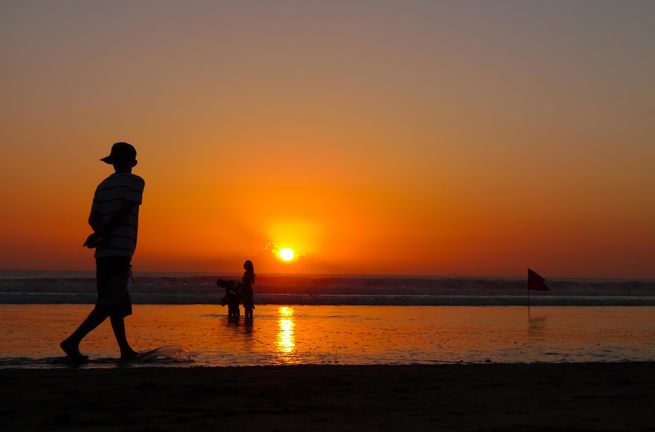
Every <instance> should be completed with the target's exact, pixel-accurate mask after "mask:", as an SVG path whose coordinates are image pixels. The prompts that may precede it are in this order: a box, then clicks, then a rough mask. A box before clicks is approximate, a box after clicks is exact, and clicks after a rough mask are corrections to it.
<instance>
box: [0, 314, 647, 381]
mask: <svg viewBox="0 0 655 432" xmlns="http://www.w3.org/2000/svg"><path fill="white" fill-rule="evenodd" d="M91 307H92V306H90V305H68V304H62V305H0V317H1V318H0V323H1V325H0V341H2V350H1V351H0V367H24V368H25V367H37V368H56V367H67V366H69V365H67V363H66V362H65V361H64V360H63V357H62V353H61V352H60V350H59V347H58V344H59V342H60V341H61V340H63V339H64V338H65V337H66V336H68V334H70V333H71V332H72V331H73V330H74V329H75V327H76V326H77V325H78V324H79V323H80V322H81V321H82V319H83V318H84V317H85V316H86V314H87V313H88V312H89V311H90V310H91ZM654 318H655V308H653V307H632V306H618V307H617V306H584V307H583V306H567V307H561V306H538V307H532V308H531V310H530V317H528V311H527V308H526V307H520V306H338V305H318V306H316V305H289V306H283V305H259V306H257V308H256V309H255V317H254V319H253V320H252V321H246V320H245V319H244V318H243V317H242V318H241V319H239V320H228V319H227V317H226V310H225V308H223V307H221V306H218V305H136V306H135V307H134V314H133V315H132V316H131V317H129V318H127V320H126V324H127V330H128V337H129V339H130V341H131V343H132V345H133V346H134V348H135V349H137V350H139V351H145V352H147V354H146V355H145V356H144V357H143V358H141V359H140V360H139V361H137V362H134V363H132V364H130V365H129V366H132V367H138V366H182V367H193V366H256V365H290V364H335V365H338V364H342V365H345V364H348V365H350V364H439V363H460V362H464V363H488V362H496V363H498V362H501V363H517V362H518V363H524V362H590V361H600V362H621V361H655V319H654ZM81 350H82V352H83V353H85V354H87V355H89V356H90V357H91V360H92V361H91V362H90V363H89V364H87V365H85V366H84V367H117V366H126V365H121V364H120V362H119V361H118V359H117V357H118V348H117V346H116V342H115V341H114V338H113V334H112V332H111V326H110V325H109V323H108V322H106V323H103V324H102V325H101V326H100V327H99V328H98V329H96V330H95V331H94V332H92V333H91V334H90V335H89V336H88V337H87V339H85V340H84V341H83V343H82V346H81Z"/></svg>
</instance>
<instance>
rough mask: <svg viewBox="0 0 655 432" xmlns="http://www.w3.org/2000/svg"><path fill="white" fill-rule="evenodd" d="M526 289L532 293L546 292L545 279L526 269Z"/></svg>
mask: <svg viewBox="0 0 655 432" xmlns="http://www.w3.org/2000/svg"><path fill="white" fill-rule="evenodd" d="M528 289H529V290H533V291H548V287H547V286H546V279H544V278H542V277H541V276H539V275H538V274H537V273H536V272H534V271H532V270H531V269H528Z"/></svg>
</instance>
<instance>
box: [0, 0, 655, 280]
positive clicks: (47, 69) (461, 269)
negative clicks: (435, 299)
mask: <svg viewBox="0 0 655 432" xmlns="http://www.w3.org/2000/svg"><path fill="white" fill-rule="evenodd" d="M653 41H655V2H652V1H622V2H615V1H605V0H595V1H580V0H567V1H562V0H552V1H530V0H525V1H504V0H498V1H466V0H465V1H418V0H405V1H385V0H379V1H364V0H356V1H324V2H323V1H291V0H279V1H198V0H191V1H184V2H182V1H165V0H163V1H150V0H140V1H94V0H91V1H58V2H48V1H29V0H27V1H6V0H0V55H1V56H2V68H1V69H0V89H1V92H2V98H1V101H0V114H1V115H2V128H0V149H1V152H2V158H1V161H0V163H1V164H2V167H1V169H0V191H1V192H2V201H3V206H2V212H1V213H0V215H1V216H0V222H1V223H0V269H48V270H51V269H62V270H78V269H79V270H83V269H92V268H93V266H94V263H93V258H92V252H91V251H89V250H88V249H84V248H83V247H82V243H83V241H84V239H85V238H86V236H87V235H88V234H89V233H90V228H89V227H88V225H87V222H86V220H87V217H88V212H89V209H90V204H91V199H92V196H93V191H94V189H95V187H96V185H97V184H98V183H99V182H100V181H101V180H102V179H103V178H104V177H106V176H107V175H109V174H110V173H111V172H112V169H111V167H110V166H108V165H105V164H103V163H102V162H100V161H99V158H101V157H103V156H105V155H107V154H108V152H109V149H110V147H111V144H112V143H114V142H116V141H128V142H130V143H132V144H133V145H134V146H135V147H136V148H137V151H138V159H139V164H138V165H137V167H136V168H135V170H134V172H135V173H136V174H139V175H141V176H142V177H143V178H144V179H145V181H146V189H145V192H144V199H143V205H142V208H141V218H140V227H139V244H138V247H137V251H136V254H135V257H134V266H135V269H136V270H138V271H177V272H187V271H201V272H240V271H241V264H242V262H243V260H244V259H247V258H249V259H253V261H254V262H255V268H256V270H257V271H258V272H263V273H315V274H316V273H320V274H326V273H327V274H329V273H335V274H404V275H412V274H414V275H443V276H448V275H460V276H466V275H488V276H516V275H523V274H525V272H526V268H527V267H531V268H534V269H535V270H537V271H538V272H539V273H541V274H542V275H544V276H562V277H565V276H566V277H616V278H655V179H654V178H653V167H654V166H655V121H653V118H654V115H655V85H654V84H655V81H654V79H653V77H655V50H654V48H653ZM282 247H290V248H293V249H294V250H295V252H296V254H297V259H296V260H294V261H292V262H290V263H283V262H281V261H280V260H278V259H276V257H274V256H273V253H272V252H273V251H275V250H276V249H279V248H282Z"/></svg>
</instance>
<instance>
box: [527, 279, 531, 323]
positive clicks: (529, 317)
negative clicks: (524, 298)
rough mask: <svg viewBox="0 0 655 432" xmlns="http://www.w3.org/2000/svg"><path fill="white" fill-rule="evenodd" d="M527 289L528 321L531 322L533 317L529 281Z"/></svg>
mask: <svg viewBox="0 0 655 432" xmlns="http://www.w3.org/2000/svg"><path fill="white" fill-rule="evenodd" d="M527 288H528V321H530V319H531V316H530V282H529V281H528V284H527Z"/></svg>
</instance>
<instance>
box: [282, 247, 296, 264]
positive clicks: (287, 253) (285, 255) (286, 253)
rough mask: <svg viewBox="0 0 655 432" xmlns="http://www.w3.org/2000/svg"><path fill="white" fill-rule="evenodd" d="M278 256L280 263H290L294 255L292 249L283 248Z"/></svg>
mask: <svg viewBox="0 0 655 432" xmlns="http://www.w3.org/2000/svg"><path fill="white" fill-rule="evenodd" d="M278 255H279V256H280V259H281V260H282V261H291V260H292V259H293V257H294V256H296V254H295V253H294V251H293V249H291V248H283V249H280V251H279V252H278Z"/></svg>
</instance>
